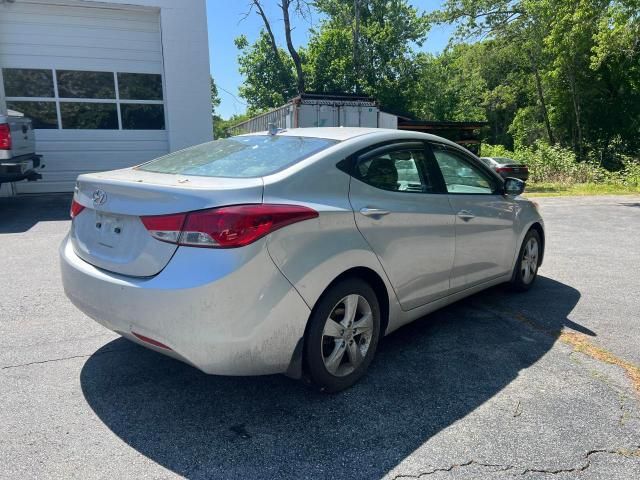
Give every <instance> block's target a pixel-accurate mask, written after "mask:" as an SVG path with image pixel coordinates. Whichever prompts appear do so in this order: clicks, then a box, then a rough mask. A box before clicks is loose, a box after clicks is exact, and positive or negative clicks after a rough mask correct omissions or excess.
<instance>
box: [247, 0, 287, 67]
mask: <svg viewBox="0 0 640 480" xmlns="http://www.w3.org/2000/svg"><path fill="white" fill-rule="evenodd" d="M252 3H253V4H254V5H255V7H256V8H257V9H258V15H260V17H262V22H263V23H264V28H265V29H266V30H267V34H268V35H269V43H270V44H271V49H272V50H273V54H274V55H275V56H276V60H277V61H278V62H281V58H280V52H279V51H278V44H277V43H276V37H275V36H274V35H273V30H271V24H270V23H269V19H268V18H267V15H266V14H265V13H264V10H263V9H262V5H261V4H260V0H252ZM247 15H248V14H247Z"/></svg>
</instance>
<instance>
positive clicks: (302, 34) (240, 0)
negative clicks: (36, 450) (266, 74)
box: [207, 0, 452, 118]
mask: <svg viewBox="0 0 640 480" xmlns="http://www.w3.org/2000/svg"><path fill="white" fill-rule="evenodd" d="M248 3H249V2H248V1H247V0H207V24H208V26H209V56H210V60H211V61H210V64H211V74H212V75H213V77H214V78H215V80H216V84H217V85H218V91H219V94H220V98H221V99H222V104H221V105H220V107H219V108H218V112H219V113H220V115H222V117H223V118H228V117H229V116H231V115H233V114H235V113H242V112H244V110H245V105H244V102H243V99H241V98H239V96H238V86H239V85H240V84H241V83H242V76H241V75H240V74H239V73H238V63H237V56H238V51H237V49H236V47H235V45H234V43H233V40H234V38H236V37H237V36H239V35H241V34H245V35H246V36H247V37H248V38H249V41H250V42H251V41H253V40H255V38H256V37H257V36H258V33H259V32H260V29H261V28H262V20H261V19H260V17H259V16H258V15H256V14H255V13H253V14H251V15H250V16H249V17H247V18H244V16H245V13H246V12H247V10H248V7H247V4H248ZM277 3H278V2H277V1H276V0H266V1H265V2H264V4H265V10H266V12H267V15H268V16H269V18H270V19H271V21H272V24H273V29H274V31H275V32H274V33H275V34H276V37H279V38H278V41H279V42H281V44H282V45H284V42H283V41H282V37H283V35H282V22H281V18H282V14H281V13H279V12H278V11H277V10H278V7H277V5H276V4H277ZM409 3H411V4H413V5H414V6H416V7H417V8H418V10H420V11H431V10H433V9H435V8H437V7H438V6H439V5H440V4H441V3H442V1H441V0H410V2H409ZM243 18H244V19H243ZM317 21H318V19H317V18H312V19H311V22H310V23H308V24H307V23H305V22H304V21H301V20H296V26H297V28H296V29H295V30H294V32H293V33H294V42H295V44H296V45H305V44H306V43H307V39H308V33H309V32H308V29H309V28H310V27H311V26H313V25H314V24H317ZM451 33H452V28H450V27H435V28H433V29H432V30H431V31H430V32H429V36H428V37H427V41H426V42H425V43H424V45H423V47H422V49H423V50H425V51H428V52H433V53H436V52H440V51H442V50H443V49H444V47H445V46H446V45H447V42H448V41H449V37H450V35H451Z"/></svg>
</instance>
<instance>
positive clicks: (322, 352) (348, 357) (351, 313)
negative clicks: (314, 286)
mask: <svg viewBox="0 0 640 480" xmlns="http://www.w3.org/2000/svg"><path fill="white" fill-rule="evenodd" d="M379 337H380V305H379V303H378V298H377V296H376V294H375V292H374V291H373V289H372V288H371V286H370V285H369V284H368V283H366V282H365V281H364V280H361V279H359V278H346V279H344V280H341V281H340V282H338V283H336V284H335V285H333V286H332V287H330V288H329V289H328V290H327V291H326V292H325V293H324V294H323V295H322V297H320V299H319V300H318V303H317V304H316V307H315V308H314V310H313V312H312V314H311V317H310V319H309V327H308V329H307V334H306V337H305V363H306V367H307V370H308V373H309V376H310V379H311V382H312V383H313V384H314V385H315V386H316V387H318V388H319V389H320V390H321V391H324V392H328V393H333V392H339V391H340V390H344V389H346V388H349V387H351V386H352V385H353V384H355V383H356V382H357V381H358V380H360V378H362V376H363V375H364V374H365V372H366V371H367V368H368V367H369V364H370V363H371V361H372V360H373V357H374V355H375V352H376V349H377V346H378V339H379Z"/></svg>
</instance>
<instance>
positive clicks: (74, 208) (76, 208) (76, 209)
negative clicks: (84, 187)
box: [69, 198, 84, 218]
mask: <svg viewBox="0 0 640 480" xmlns="http://www.w3.org/2000/svg"><path fill="white" fill-rule="evenodd" d="M82 210H84V205H80V204H79V203H78V202H76V199H75V198H74V199H73V200H71V210H70V211H69V215H70V216H71V218H76V217H77V216H78V214H79V213H80V212H81V211H82Z"/></svg>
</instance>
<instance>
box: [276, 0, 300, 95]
mask: <svg viewBox="0 0 640 480" xmlns="http://www.w3.org/2000/svg"><path fill="white" fill-rule="evenodd" d="M290 5H291V0H282V4H281V5H280V7H282V16H283V18H284V34H285V37H286V39H287V49H288V50H289V54H290V55H291V58H292V59H293V64H294V65H295V67H296V76H297V79H298V93H299V94H302V93H304V72H303V71H302V60H300V55H298V52H297V51H296V49H295V47H294V46H293V41H292V40H291V20H290V19H289V6H290Z"/></svg>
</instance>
